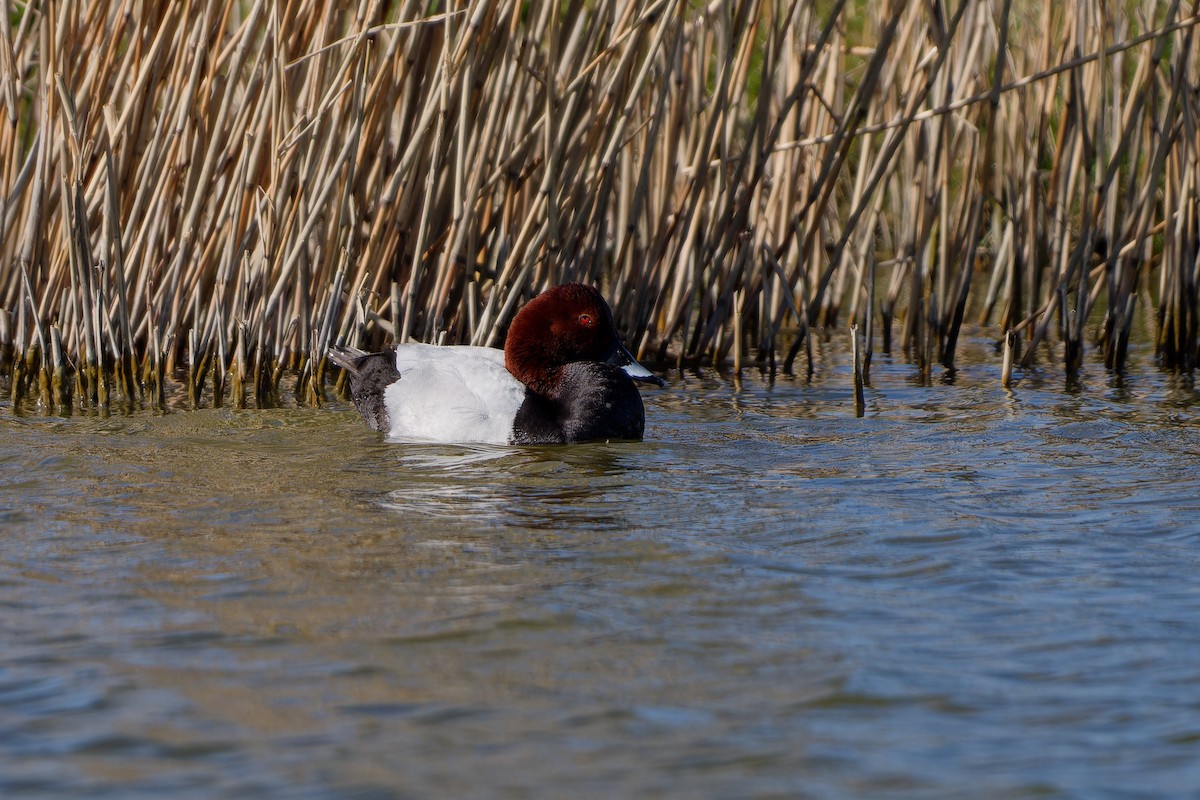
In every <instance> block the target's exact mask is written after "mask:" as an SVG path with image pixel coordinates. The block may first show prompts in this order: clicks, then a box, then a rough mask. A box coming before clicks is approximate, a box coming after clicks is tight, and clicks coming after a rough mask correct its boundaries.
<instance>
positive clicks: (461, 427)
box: [329, 283, 663, 444]
mask: <svg viewBox="0 0 1200 800" xmlns="http://www.w3.org/2000/svg"><path fill="white" fill-rule="evenodd" d="M329 357H330V360H332V361H333V363H334V364H337V365H338V366H340V367H342V368H343V369H345V370H347V371H349V373H350V397H351V399H352V400H353V401H354V405H355V407H356V408H357V409H358V410H359V413H361V414H362V415H363V417H365V418H366V420H367V424H369V425H370V426H371V428H373V429H374V430H377V431H381V432H383V433H385V434H386V435H387V438H388V440H390V441H398V442H401V441H403V442H446V443H450V442H463V443H466V442H479V443H494V444H574V443H577V442H588V441H597V440H606V439H641V438H642V432H643V430H644V428H645V419H646V418H645V411H644V410H643V408H642V397H641V395H640V394H639V393H638V390H637V387H636V386H635V385H634V381H644V382H647V383H653V384H656V385H658V386H662V385H663V381H662V379H661V378H659V377H658V376H657V375H655V374H654V373H652V372H650V370H648V369H646V368H645V367H643V366H642V365H641V364H639V363H638V362H637V361H636V360H635V359H634V357H633V356H632V355H631V354H630V353H629V351H628V350H627V349H626V348H625V346H624V345H623V344H621V340H620V338H619V337H618V336H617V331H616V328H615V327H614V325H613V319H612V311H611V310H610V309H609V307H608V303H606V302H605V301H604V298H603V297H602V296H601V295H600V292H599V291H597V290H596V289H595V288H593V287H591V286H585V285H583V284H579V283H569V284H563V285H561V286H555V287H553V288H551V289H548V290H546V291H545V292H542V293H541V294H540V295H538V296H537V297H535V298H534V299H532V300H530V301H529V302H528V303H527V304H526V305H525V307H524V308H522V309H521V310H520V312H518V313H517V316H516V317H515V318H514V319H513V321H512V325H510V326H509V329H508V337H507V339H506V340H505V343H504V349H503V350H497V349H495V348H492V347H471V346H451V347H437V346H434V345H427V344H402V345H398V346H396V347H393V348H391V349H388V350H385V351H384V352H381V353H370V354H368V353H365V352H363V351H361V350H357V349H355V348H350V347H335V348H333V349H331V350H330V353H329Z"/></svg>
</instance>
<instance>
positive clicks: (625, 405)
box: [512, 361, 646, 444]
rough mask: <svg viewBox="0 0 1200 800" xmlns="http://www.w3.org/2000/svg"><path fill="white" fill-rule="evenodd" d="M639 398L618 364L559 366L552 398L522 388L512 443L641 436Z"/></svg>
mask: <svg viewBox="0 0 1200 800" xmlns="http://www.w3.org/2000/svg"><path fill="white" fill-rule="evenodd" d="M645 427H646V413H645V410H644V409H643V407H642V396H641V394H639V393H638V390H637V386H635V385H634V383H633V381H632V380H631V379H630V378H629V376H628V375H626V374H625V372H624V371H623V370H621V369H618V368H617V367H613V366H610V365H608V364H601V363H599V362H595V361H578V362H575V363H573V364H568V365H567V366H565V367H563V369H562V372H561V375H560V378H559V380H558V382H557V385H556V386H555V391H554V393H553V395H551V396H542V395H539V394H536V393H534V392H533V391H529V390H527V391H526V395H525V402H524V403H523V404H522V405H521V408H520V409H519V410H518V411H517V416H516V418H515V419H514V420H513V436H512V438H513V443H514V444H576V443H579V442H594V441H600V440H605V439H641V438H642V433H643V431H644V430H645Z"/></svg>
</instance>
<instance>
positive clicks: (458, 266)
mask: <svg viewBox="0 0 1200 800" xmlns="http://www.w3.org/2000/svg"><path fill="white" fill-rule="evenodd" d="M421 8H422V7H421V6H420V4H417V3H414V2H402V3H394V4H388V3H379V2H375V1H374V0H357V1H356V2H352V3H348V4H342V6H331V5H328V4H321V3H317V2H316V0H294V2H290V3H286V4H279V3H267V2H266V1H265V0H257V1H255V0H252V2H248V3H247V2H242V0H209V2H206V3H202V4H199V5H197V6H195V7H184V6H182V5H181V4H177V3H170V2H165V0H155V1H152V2H147V3H140V4H136V3H134V4H130V3H118V4H109V3H105V2H101V0H79V2H78V3H74V4H73V5H72V6H71V7H70V9H69V10H68V9H66V8H60V7H59V6H56V5H50V6H37V5H34V4H30V5H26V6H20V7H19V8H18V9H17V11H14V12H13V14H10V15H8V16H6V17H5V19H4V20H3V24H2V25H0V101H2V102H3V103H4V106H5V110H6V116H5V117H4V118H2V119H4V120H5V121H4V122H2V123H0V152H3V154H4V156H5V157H4V159H3V160H2V162H0V163H2V164H3V166H2V167H0V225H2V226H3V228H2V229H0V372H2V373H3V374H4V376H5V377H6V378H7V380H8V381H9V389H8V393H9V397H10V399H11V401H12V402H13V404H14V406H19V405H20V404H21V403H22V402H26V403H28V402H29V401H30V400H36V402H37V403H39V404H40V405H41V406H42V407H43V408H45V409H46V410H48V411H49V410H53V409H54V408H60V409H61V408H71V407H96V408H104V407H106V406H108V405H109V404H110V402H115V401H118V400H119V402H120V403H121V404H122V405H125V406H130V405H133V404H135V402H141V403H146V404H149V405H152V406H154V407H164V406H165V405H166V404H167V400H168V393H169V392H172V391H173V390H172V387H174V386H182V387H183V389H182V392H181V394H182V396H183V397H185V398H186V400H187V401H188V403H189V404H190V405H196V406H198V405H202V404H205V405H206V404H211V405H220V404H222V403H225V402H229V403H231V404H232V405H234V406H235V407H243V406H245V405H247V404H253V405H258V406H267V405H273V404H276V403H279V402H281V401H282V399H283V397H284V395H285V387H283V385H282V381H283V378H284V376H285V375H291V374H294V375H296V376H297V377H296V384H295V387H294V394H295V396H296V397H297V398H298V400H299V401H300V402H304V403H310V404H319V403H321V402H322V400H323V398H324V383H325V377H326V360H325V352H326V350H327V349H328V347H329V346H330V345H331V344H332V343H335V342H344V343H349V344H353V345H355V346H358V347H362V348H365V349H373V348H378V347H382V346H385V345H387V344H389V343H392V342H396V341H403V340H406V339H409V338H423V339H425V340H431V341H432V340H436V341H445V342H455V341H459V342H471V343H474V344H491V345H499V344H501V343H502V342H503V338H504V334H505V330H506V328H507V325H508V323H509V321H510V320H511V319H512V316H513V314H515V313H516V311H517V309H518V308H519V307H520V306H521V304H522V303H523V302H524V301H525V300H527V299H528V298H529V297H531V296H532V295H533V294H535V293H537V292H538V291H541V290H542V289H544V288H546V287H547V286H548V285H551V284H553V283H558V282H563V281H571V280H581V281H587V282H593V283H598V284H600V286H601V288H602V290H603V291H604V292H605V294H606V295H607V296H608V297H609V299H610V301H611V303H612V307H613V312H614V317H615V320H616V322H617V325H618V328H619V329H620V330H621V332H622V334H623V335H624V336H625V338H626V340H627V341H628V342H629V343H630V344H631V345H632V346H633V347H634V349H635V350H637V355H639V356H640V357H643V358H649V359H651V360H655V359H657V360H661V361H670V362H672V363H676V364H680V365H682V364H684V363H691V364H697V363H702V362H713V363H717V364H722V363H724V362H725V361H726V359H730V360H731V361H732V365H733V367H734V369H735V370H741V369H744V368H745V367H746V366H747V365H748V364H749V363H750V362H751V361H752V360H753V359H755V358H757V361H758V363H759V364H760V365H764V366H769V367H770V368H771V369H774V365H775V364H776V352H775V350H776V348H777V347H778V346H779V345H780V340H781V337H787V338H788V339H790V341H791V342H792V344H791V346H790V348H789V351H788V352H787V353H786V356H785V358H784V359H783V367H784V369H785V371H787V370H790V369H791V368H792V365H793V362H794V359H795V357H796V356H797V355H798V354H799V351H800V348H801V347H804V348H805V350H806V353H807V354H808V364H807V369H808V372H809V374H811V373H812V369H813V332H814V331H815V330H817V329H818V326H821V325H825V326H833V325H837V324H838V323H839V321H840V319H841V318H842V316H843V315H846V312H847V311H848V312H849V313H848V315H846V316H847V319H848V321H850V322H851V323H854V324H855V326H856V328H855V333H854V334H853V339H852V341H853V342H854V345H855V348H854V349H855V353H856V355H857V359H856V363H861V368H860V367H859V366H856V368H855V374H856V382H857V381H859V380H861V382H862V383H864V384H865V383H866V382H867V381H868V380H869V368H870V356H871V352H872V347H873V338H874V324H875V315H876V314H878V315H879V322H880V323H881V325H882V343H883V347H884V349H885V350H887V349H889V348H890V346H891V343H892V323H893V321H896V322H899V323H900V324H901V326H900V327H901V338H900V339H899V342H900V344H901V346H902V347H903V348H904V350H905V352H906V353H907V354H908V355H909V357H910V358H911V359H912V360H913V361H914V362H915V363H916V364H917V365H918V368H919V369H920V370H921V371H922V374H924V375H925V377H926V379H928V377H929V371H930V370H931V368H932V365H933V364H935V363H940V364H942V365H943V367H944V368H947V369H951V368H953V365H954V363H955V351H956V347H957V344H958V342H959V341H960V339H961V337H962V336H963V335H964V331H963V320H964V319H965V318H966V316H967V314H968V311H969V313H970V314H971V316H972V317H973V318H978V319H979V320H980V324H982V325H983V326H985V335H989V333H988V331H989V330H991V331H992V332H991V333H990V335H992V336H996V337H999V336H1000V334H999V333H996V332H995V330H996V329H988V328H986V326H989V325H995V326H997V328H998V330H1000V331H1004V336H1003V338H1004V341H1005V342H1006V345H1005V347H1004V351H1005V353H1006V354H1007V356H1006V357H1011V356H1013V354H1014V353H1015V350H1016V348H1017V346H1018V344H1019V341H1020V340H1019V339H1018V338H1017V337H1018V336H1025V337H1027V341H1029V343H1030V346H1028V347H1027V348H1026V349H1025V353H1024V357H1025V361H1026V363H1029V362H1030V361H1032V360H1033V359H1036V358H1045V357H1047V356H1048V357H1050V358H1051V359H1055V360H1059V359H1061V362H1062V363H1063V364H1064V366H1065V367H1066V368H1068V369H1071V370H1077V369H1078V368H1079V367H1080V365H1081V364H1082V363H1084V360H1085V359H1086V358H1087V355H1086V353H1085V352H1084V344H1085V340H1086V339H1087V338H1088V337H1087V334H1088V331H1089V329H1088V328H1087V325H1088V324H1089V320H1091V319H1092V317H1093V316H1097V315H1094V314H1093V310H1094V309H1096V310H1098V311H1100V312H1102V314H1103V317H1104V322H1103V324H1102V326H1101V327H1100V329H1099V330H1098V331H1097V338H1098V341H1099V345H1098V349H1099V351H1100V352H1101V353H1102V354H1103V358H1104V360H1105V363H1106V364H1107V365H1108V366H1109V367H1111V368H1114V369H1119V368H1120V367H1121V366H1122V365H1123V363H1124V360H1125V353H1126V350H1127V347H1128V343H1129V340H1130V338H1131V337H1132V336H1133V330H1134V315H1135V311H1136V309H1137V307H1138V304H1137V302H1136V298H1137V296H1138V293H1139V291H1143V290H1151V291H1152V292H1153V293H1155V294H1156V295H1157V296H1156V297H1152V298H1151V300H1152V303H1151V306H1152V308H1153V314H1154V315H1155V316H1154V319H1153V324H1154V326H1156V331H1157V334H1156V343H1157V348H1158V353H1159V356H1160V359H1161V362H1162V363H1163V364H1164V365H1166V366H1167V367H1169V368H1175V369H1188V370H1190V369H1192V368H1194V366H1195V365H1196V364H1197V363H1200V351H1198V348H1200V343H1198V341H1197V340H1198V339H1200V336H1198V335H1197V333H1196V331H1197V328H1198V327H1200V325H1198V323H1197V318H1198V316H1200V315H1198V313H1197V311H1196V309H1197V306H1198V303H1197V298H1198V296H1200V280H1198V279H1197V272H1198V269H1200V266H1198V256H1197V253H1198V252H1200V221H1198V217H1200V213H1198V212H1197V207H1198V203H1197V193H1198V191H1200V186H1198V181H1197V180H1196V178H1195V174H1196V166H1197V153H1198V152H1200V134H1198V133H1197V126H1196V125H1195V120H1196V119H1197V118H1198V113H1197V112H1198V109H1197V105H1196V97H1197V96H1198V95H1197V87H1198V86H1200V65H1198V64H1197V58H1196V56H1195V50H1196V47H1195V31H1196V28H1197V25H1198V24H1200V17H1198V16H1197V13H1196V8H1195V5H1194V4H1190V5H1188V4H1184V3H1181V2H1179V1H1178V0H1170V1H1169V2H1167V1H1166V0H1136V1H1135V2H1134V3H1133V4H1127V5H1126V6H1124V7H1122V9H1121V10H1114V9H1113V8H1112V7H1111V6H1110V4H1105V3H1103V2H1101V0H1085V2H1082V3H1075V4H1069V5H1066V6H1062V5H1060V4H1053V3H1045V2H1036V0H1004V2H1002V3H992V2H985V0H953V1H952V2H950V3H946V4H936V3H935V4H929V3H925V4H922V3H904V2H899V0H890V1H889V2H884V3H877V4H863V3H858V4H855V3H849V2H846V0H839V1H838V2H835V3H832V4H829V5H828V6H827V7H821V6H818V5H817V4H814V3H810V2H806V1H805V0H801V1H800V2H793V1H792V0H746V2H743V3H738V4H720V3H713V4H709V5H708V6H705V7H702V8H697V7H695V6H694V5H692V4H688V3H683V2H679V0H610V1H609V2H604V3H599V4H576V5H566V6H563V5H561V4H558V3H552V2H546V1H545V0H532V2H530V3H516V2H511V0H508V1H505V2H501V3H497V4H486V3H483V4H476V5H468V6H465V7H453V6H451V7H450V8H448V9H446V11H445V12H444V13H437V14H430V15H427V16H424V17H423V16H421V14H420V10H421ZM185 11H186V13H185ZM877 253H878V257H877ZM864 271H865V274H864ZM980 271H990V274H988V275H986V276H977V275H976V273H977V272H980ZM877 281H882V282H883V286H882V287H880V289H879V291H881V292H883V293H884V294H882V295H881V296H880V297H878V298H876V291H877V288H876V282H877ZM979 286H983V287H986V288H984V289H979V288H977V287H979ZM847 304H848V309H847V307H846V306H847ZM1092 324H1093V325H1094V324H1095V323H1094V322H1093V323H1092ZM860 331H861V333H860ZM1060 348H1061V349H1060ZM1004 372H1005V375H1006V376H1009V377H1006V378H1005V381H1006V382H1007V381H1008V380H1010V377H1011V364H1009V365H1008V366H1007V367H1006V369H1005V370H1004ZM210 378H211V381H212V382H211V384H210V387H211V392H206V391H205V390H204V386H205V382H206V381H208V380H209V379H210ZM289 386H290V384H289ZM110 387H115V389H116V391H115V393H113V392H112V389H111V388H110ZM288 391H291V390H290V389H288ZM226 392H228V395H226Z"/></svg>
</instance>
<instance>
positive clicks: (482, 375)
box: [384, 344, 525, 444]
mask: <svg viewBox="0 0 1200 800" xmlns="http://www.w3.org/2000/svg"><path fill="white" fill-rule="evenodd" d="M396 370H397V371H398V372H399V373H400V380H398V381H396V382H395V383H393V384H391V385H390V386H388V387H387V389H385V390H384V402H385V403H386V405H387V412H388V420H389V422H390V423H391V424H390V427H389V429H388V434H387V437H388V439H390V440H392V441H396V442H480V443H490V444H507V443H508V442H509V437H510V436H511V434H512V425H513V420H514V419H515V418H516V416H517V411H518V410H519V409H520V408H521V404H522V403H523V402H525V385H524V384H523V383H521V382H520V381H518V380H517V379H516V378H514V377H513V376H512V373H510V372H509V371H508V370H507V369H505V367H504V351H503V350H497V349H495V348H492V347H468V346H454V347H437V346H434V345H428V344H406V345H401V346H399V347H397V348H396Z"/></svg>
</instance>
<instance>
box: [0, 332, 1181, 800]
mask: <svg viewBox="0 0 1200 800" xmlns="http://www.w3.org/2000/svg"><path fill="white" fill-rule="evenodd" d="M872 377H873V386H872V388H871V389H869V390H868V393H867V410H866V415H865V417H863V418H862V419H857V418H855V416H854V413H853V407H852V404H851V398H850V393H849V387H848V383H849V378H848V375H847V373H846V370H845V367H844V359H840V360H839V359H837V358H834V357H833V356H832V355H829V356H827V357H826V358H825V360H824V361H822V363H820V364H819V365H818V369H817V371H816V374H815V375H814V377H813V379H812V381H811V382H810V381H807V380H805V379H804V378H803V377H800V378H794V377H784V376H780V377H778V378H777V379H776V380H775V381H773V382H772V381H769V380H767V379H766V378H764V377H762V376H760V375H758V374H757V373H746V374H745V375H744V376H743V379H742V380H741V381H740V382H735V381H733V380H732V379H731V378H729V377H728V376H725V377H722V376H720V375H716V374H713V373H704V374H700V375H698V374H678V373H677V374H674V375H672V376H671V380H670V383H669V384H668V386H667V387H666V388H665V389H662V390H654V389H648V390H647V391H646V392H645V393H644V394H645V397H646V402H647V416H648V424H647V434H646V435H647V441H646V442H644V443H641V444H629V443H626V444H619V445H588V446H580V447H573V448H462V447H430V446H425V447H399V446H393V445H386V444H383V443H382V442H381V441H380V440H379V439H378V437H377V436H376V435H375V434H373V433H371V432H370V431H367V430H365V428H364V426H363V425H362V424H361V421H360V420H359V419H358V418H357V417H356V415H355V414H354V412H353V411H352V410H351V409H349V408H348V406H346V405H345V404H336V405H334V406H333V407H332V408H323V409H294V408H293V409H278V410H273V411H243V412H233V411H211V410H209V411H198V412H176V413H171V414H167V415H165V416H156V415H153V414H150V413H139V414H135V415H133V416H129V417H116V416H114V417H110V418H97V417H87V416H81V417H74V418H70V419H57V418H45V417H39V416H16V415H13V414H12V413H11V410H10V409H8V408H7V406H5V407H4V408H2V409H0V439H2V440H3V442H4V447H3V450H2V455H0V459H2V462H3V466H2V467H0V485H2V486H3V489H2V491H0V642H2V645H3V649H2V654H0V795H2V796H4V797H30V798H42V797H64V796H89V797H113V798H116V797H120V798H126V797H133V798H140V797H163V796H171V797H185V798H188V797H265V796H272V797H299V798H326V797H328V798H334V797H338V798H341V797H363V798H391V797H396V798H407V797H531V796H537V797H572V798H591V797H595V798H602V797H604V798H607V797H680V798H684V797H687V798H690V797H713V798H742V797H746V798H749V797H754V798H759V797H814V798H835V797H914V798H916V797H975V798H979V797H983V798H988V797H996V798H1000V797H1029V796H1042V797H1081V798H1097V797H1114V798H1116V797H1122V798H1124V797H1163V796H1195V795H1196V793H1197V792H1198V791H1200V580H1198V579H1197V576H1198V575H1200V469H1198V468H1197V463H1198V457H1200V422H1198V418H1197V409H1200V403H1198V396H1197V393H1196V391H1195V389H1194V387H1193V386H1192V385H1191V383H1190V381H1188V380H1187V379H1185V378H1181V377H1178V376H1170V375H1165V374H1163V373H1160V372H1158V371H1156V370H1154V369H1153V367H1152V366H1149V365H1147V364H1145V363H1142V364H1141V365H1140V366H1139V367H1138V369H1136V370H1135V371H1133V372H1132V373H1131V374H1130V375H1128V376H1126V377H1125V378H1123V379H1120V380H1118V379H1116V378H1114V377H1112V376H1109V375H1106V374H1105V373H1104V372H1103V371H1102V370H1095V369H1091V370H1090V371H1088V372H1085V373H1084V375H1083V376H1081V379H1080V381H1079V382H1078V383H1069V382H1067V381H1066V380H1065V379H1064V378H1063V377H1062V375H1061V374H1059V373H1057V372H1056V371H1055V370H1053V369H1052V368H1047V369H1045V370H1043V371H1041V372H1027V373H1023V374H1019V376H1018V378H1019V379H1018V381H1017V384H1016V385H1015V386H1014V387H1013V389H1012V391H1011V392H1006V391H1005V390H1003V389H1002V388H1001V387H1000V386H999V382H998V378H997V375H996V367H995V364H994V363H992V361H991V360H988V359H980V360H979V365H977V366H973V365H970V364H968V365H967V366H965V367H964V368H962V369H961V370H960V371H959V372H958V373H957V374H956V375H954V376H953V378H952V379H951V378H949V377H947V376H943V375H939V376H936V379H935V382H934V384H933V385H930V386H926V385H922V384H921V383H920V382H919V381H917V380H916V379H915V377H914V370H913V368H912V367H911V366H909V365H906V364H904V363H902V362H899V361H896V362H893V361H889V360H887V359H879V358H877V361H876V364H875V366H874V369H873V374H872Z"/></svg>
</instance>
